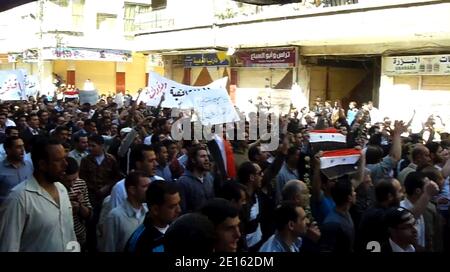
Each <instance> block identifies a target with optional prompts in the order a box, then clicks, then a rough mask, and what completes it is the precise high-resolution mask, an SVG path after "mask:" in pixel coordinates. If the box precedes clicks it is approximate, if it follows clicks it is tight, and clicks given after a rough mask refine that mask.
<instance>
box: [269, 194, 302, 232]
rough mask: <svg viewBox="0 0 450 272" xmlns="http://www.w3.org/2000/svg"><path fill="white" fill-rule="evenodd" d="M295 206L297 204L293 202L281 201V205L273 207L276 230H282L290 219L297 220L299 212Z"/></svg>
mask: <svg viewBox="0 0 450 272" xmlns="http://www.w3.org/2000/svg"><path fill="white" fill-rule="evenodd" d="M297 207H299V206H297V205H296V204H295V203H294V202H292V201H286V202H283V203H281V205H280V206H278V207H277V208H276V209H275V212H274V221H275V228H276V229H277V230H278V231H281V230H283V229H284V228H285V227H286V225H287V224H288V223H289V222H290V221H294V222H296V221H297V220H298V216H299V214H298V212H297V210H296V209H297Z"/></svg>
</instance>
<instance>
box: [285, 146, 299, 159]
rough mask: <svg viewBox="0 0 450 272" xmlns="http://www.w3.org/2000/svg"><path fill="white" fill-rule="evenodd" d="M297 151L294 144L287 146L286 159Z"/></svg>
mask: <svg viewBox="0 0 450 272" xmlns="http://www.w3.org/2000/svg"><path fill="white" fill-rule="evenodd" d="M298 151H299V150H298V148H297V147H295V146H292V147H289V149H288V152H287V156H286V160H288V159H289V158H290V157H291V156H295V155H296V154H297V152H298Z"/></svg>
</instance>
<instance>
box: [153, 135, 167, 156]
mask: <svg viewBox="0 0 450 272" xmlns="http://www.w3.org/2000/svg"><path fill="white" fill-rule="evenodd" d="M152 138H153V137H152ZM152 147H153V150H155V153H156V154H159V153H161V149H162V148H163V147H165V146H164V145H163V144H162V143H161V142H157V143H154V144H152Z"/></svg>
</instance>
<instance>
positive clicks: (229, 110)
mask: <svg viewBox="0 0 450 272" xmlns="http://www.w3.org/2000/svg"><path fill="white" fill-rule="evenodd" d="M227 80H228V78H227V77H225V78H222V79H219V80H216V81H214V82H212V83H211V84H209V85H206V86H200V87H199V86H189V85H184V84H180V83H177V82H175V81H172V80H170V79H167V78H165V77H162V76H160V75H158V74H157V73H150V74H149V86H148V87H147V88H146V89H144V90H143V91H142V93H141V94H140V95H139V98H138V103H140V102H144V103H146V104H147V105H148V106H157V105H158V104H159V103H160V101H161V97H162V96H163V94H164V101H163V102H162V103H161V107H164V108H178V109H194V111H195V112H196V114H197V115H198V116H199V118H200V122H201V123H202V124H203V125H216V124H224V123H232V122H237V121H239V120H240V119H239V116H238V114H237V112H236V110H235V108H234V106H233V104H232V102H231V99H230V97H229V95H228V93H227V90H226V84H227Z"/></svg>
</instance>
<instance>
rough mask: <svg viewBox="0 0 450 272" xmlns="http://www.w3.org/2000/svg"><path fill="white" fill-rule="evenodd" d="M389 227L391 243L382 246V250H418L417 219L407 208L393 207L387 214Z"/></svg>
mask: <svg viewBox="0 0 450 272" xmlns="http://www.w3.org/2000/svg"><path fill="white" fill-rule="evenodd" d="M385 222H386V225H387V227H388V228H389V243H388V244H385V245H383V246H382V248H381V251H382V252H416V248H415V247H414V245H415V244H416V243H417V236H418V234H417V229H416V228H415V227H416V224H417V221H416V219H415V218H414V215H413V214H412V213H411V212H410V211H409V210H407V209H405V208H401V207H396V208H391V209H390V210H389V211H388V212H387V213H386V216H385Z"/></svg>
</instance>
